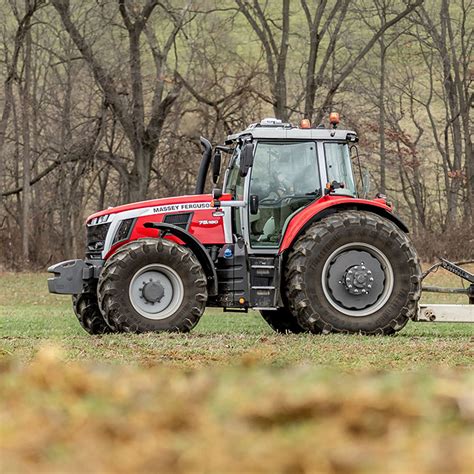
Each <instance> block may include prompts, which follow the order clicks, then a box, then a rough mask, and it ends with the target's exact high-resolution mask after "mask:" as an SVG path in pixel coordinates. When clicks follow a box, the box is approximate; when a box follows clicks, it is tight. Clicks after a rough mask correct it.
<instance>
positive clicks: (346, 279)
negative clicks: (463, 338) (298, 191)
mask: <svg viewBox="0 0 474 474" xmlns="http://www.w3.org/2000/svg"><path fill="white" fill-rule="evenodd" d="M286 278H287V298H288V300H289V302H290V304H291V305H292V306H293V307H294V308H295V311H296V316H297V319H298V322H299V324H300V325H301V326H302V327H304V328H305V329H307V330H308V331H311V332H314V333H316V332H321V331H322V332H325V333H328V332H345V333H360V334H394V333H395V332H397V331H399V330H400V329H402V328H403V327H404V326H405V324H406V323H407V322H408V320H409V319H410V318H412V317H413V316H414V315H415V313H416V308H417V302H418V300H419V298H420V295H421V269H420V266H419V261H418V257H417V254H416V251H415V249H414V248H413V245H412V244H411V242H410V240H409V239H408V237H407V236H406V235H405V234H404V233H403V232H402V231H401V230H400V229H399V228H398V227H397V226H396V225H395V224H393V223H392V222H391V221H389V220H387V219H384V218H382V217H380V216H378V215H376V214H373V213H371V212H363V211H343V212H339V213H336V214H334V215H331V216H329V217H326V218H324V219H322V220H321V221H319V222H316V223H315V224H313V225H312V226H311V227H310V228H309V229H308V230H307V231H306V232H305V233H304V234H303V235H302V236H301V237H300V238H299V239H298V240H297V242H296V243H295V245H294V247H293V250H292V251H291V253H290V255H289V258H288V263H287V271H286Z"/></svg>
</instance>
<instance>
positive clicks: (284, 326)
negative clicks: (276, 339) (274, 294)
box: [260, 308, 306, 334]
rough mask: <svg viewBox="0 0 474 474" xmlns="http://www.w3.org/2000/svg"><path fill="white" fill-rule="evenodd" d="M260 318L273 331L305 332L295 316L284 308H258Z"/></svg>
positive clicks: (283, 332)
mask: <svg viewBox="0 0 474 474" xmlns="http://www.w3.org/2000/svg"><path fill="white" fill-rule="evenodd" d="M260 314H261V315H262V318H263V319H264V320H265V321H266V322H267V323H268V325H269V326H270V327H271V328H272V329H273V330H274V331H275V332H279V333H282V334H288V333H293V334H300V333H302V332H306V331H305V329H303V328H302V327H301V326H300V325H299V324H298V321H297V320H296V318H295V316H293V314H291V312H290V311H289V310H288V309H286V308H278V309H277V310H260Z"/></svg>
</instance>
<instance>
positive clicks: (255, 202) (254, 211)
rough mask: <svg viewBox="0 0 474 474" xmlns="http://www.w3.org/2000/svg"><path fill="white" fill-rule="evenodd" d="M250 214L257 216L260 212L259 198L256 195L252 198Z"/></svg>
mask: <svg viewBox="0 0 474 474" xmlns="http://www.w3.org/2000/svg"><path fill="white" fill-rule="evenodd" d="M249 207H250V214H252V215H255V214H257V212H258V196H257V195H256V194H252V195H251V196H250V203H249Z"/></svg>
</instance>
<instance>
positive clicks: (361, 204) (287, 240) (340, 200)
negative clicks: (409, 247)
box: [279, 196, 409, 254]
mask: <svg viewBox="0 0 474 474" xmlns="http://www.w3.org/2000/svg"><path fill="white" fill-rule="evenodd" d="M354 209H356V210H360V211H369V212H373V213H374V214H378V215H379V216H382V217H385V218H386V219H388V220H390V221H392V222H393V223H394V224H395V225H396V226H397V227H399V228H400V229H401V230H403V232H405V233H408V232H409V231H408V227H407V226H406V224H405V223H404V222H403V221H402V220H401V219H400V218H399V217H398V216H396V215H395V214H394V213H393V212H392V208H391V207H390V206H388V205H387V204H386V202H385V200H384V199H374V200H367V199H354V198H347V197H342V196H337V197H336V196H325V197H324V198H321V199H319V200H318V201H317V202H315V203H314V204H311V205H309V206H308V207H306V208H304V209H303V210H302V211H301V212H299V213H298V214H296V215H295V216H294V217H293V218H292V219H291V221H290V222H289V223H288V225H287V227H286V230H285V234H284V236H283V239H282V242H281V245H280V249H279V253H280V254H281V253H283V252H285V250H287V249H289V248H291V247H292V246H293V243H294V242H295V240H296V239H297V238H298V237H299V236H300V235H301V234H302V233H303V232H304V231H305V230H306V229H307V228H308V227H309V226H310V225H311V224H312V223H313V222H317V221H319V220H321V219H323V218H324V217H326V216H328V215H330V214H334V213H335V212H341V211H345V210H354Z"/></svg>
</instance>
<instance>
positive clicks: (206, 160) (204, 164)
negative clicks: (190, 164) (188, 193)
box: [194, 137, 212, 194]
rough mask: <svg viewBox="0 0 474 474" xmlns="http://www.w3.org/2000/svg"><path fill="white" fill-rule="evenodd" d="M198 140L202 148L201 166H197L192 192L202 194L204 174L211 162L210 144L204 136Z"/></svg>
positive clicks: (204, 184) (205, 174) (204, 180)
mask: <svg viewBox="0 0 474 474" xmlns="http://www.w3.org/2000/svg"><path fill="white" fill-rule="evenodd" d="M199 141H200V142H201V145H202V147H203V149H204V151H203V152H202V159H201V166H200V167H199V172H198V177H197V181H196V189H195V190H194V194H203V193H204V187H205V186H206V176H207V172H208V170H209V165H210V164H211V157H212V145H211V142H210V141H209V140H207V139H206V138H204V137H200V138H199Z"/></svg>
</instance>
